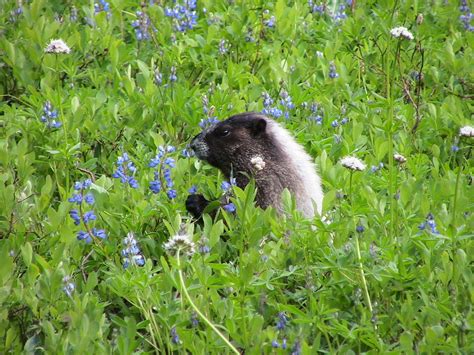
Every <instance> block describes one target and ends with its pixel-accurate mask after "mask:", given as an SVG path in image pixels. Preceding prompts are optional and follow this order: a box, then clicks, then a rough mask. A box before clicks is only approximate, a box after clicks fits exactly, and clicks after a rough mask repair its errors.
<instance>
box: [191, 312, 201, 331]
mask: <svg viewBox="0 0 474 355" xmlns="http://www.w3.org/2000/svg"><path fill="white" fill-rule="evenodd" d="M198 325H199V319H198V316H197V314H196V312H193V313H192V314H191V326H192V327H193V328H196V327H197V326H198Z"/></svg>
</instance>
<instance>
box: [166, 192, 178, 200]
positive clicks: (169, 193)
mask: <svg viewBox="0 0 474 355" xmlns="http://www.w3.org/2000/svg"><path fill="white" fill-rule="evenodd" d="M166 195H167V196H168V198H169V199H170V200H172V199H174V198H176V196H178V194H177V192H176V190H173V189H170V190H168V191H166Z"/></svg>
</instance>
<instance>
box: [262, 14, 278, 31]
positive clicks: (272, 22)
mask: <svg viewBox="0 0 474 355" xmlns="http://www.w3.org/2000/svg"><path fill="white" fill-rule="evenodd" d="M275 22H276V19H275V16H270V17H269V18H267V19H265V20H263V24H264V25H265V26H267V27H268V28H274V27H275Z"/></svg>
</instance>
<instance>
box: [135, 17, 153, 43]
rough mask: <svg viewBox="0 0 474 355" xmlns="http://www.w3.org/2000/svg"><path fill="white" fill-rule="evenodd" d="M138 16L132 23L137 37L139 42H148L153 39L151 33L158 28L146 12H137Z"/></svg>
mask: <svg viewBox="0 0 474 355" xmlns="http://www.w3.org/2000/svg"><path fill="white" fill-rule="evenodd" d="M136 15H137V19H136V20H135V21H133V22H132V27H133V28H135V36H136V37H137V40H138V41H147V40H149V39H150V38H151V34H150V31H156V28H155V27H154V26H153V25H152V23H151V20H150V17H148V15H147V14H146V13H145V12H143V11H137V12H136Z"/></svg>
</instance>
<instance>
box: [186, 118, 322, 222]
mask: <svg viewBox="0 0 474 355" xmlns="http://www.w3.org/2000/svg"><path fill="white" fill-rule="evenodd" d="M191 148H192V149H193V150H194V152H195V153H196V156H197V157H198V158H199V159H202V160H205V161H207V162H208V163H209V164H211V165H213V166H215V167H216V168H218V169H220V170H221V171H222V172H223V174H224V175H225V176H226V177H227V179H229V180H230V179H231V178H235V180H236V185H237V186H238V187H240V188H244V187H245V186H246V185H247V184H248V182H249V177H252V178H254V179H255V185H256V188H257V196H256V203H257V205H258V206H260V207H261V208H266V207H268V206H273V207H275V208H276V209H277V210H279V211H281V210H282V205H281V194H282V192H283V190H284V189H285V188H287V189H288V190H289V191H290V192H291V193H292V195H293V196H294V197H295V200H296V206H297V208H298V210H300V211H301V212H302V213H303V214H304V215H305V216H306V217H309V218H310V217H313V216H314V214H315V210H316V211H317V212H318V213H319V214H321V211H322V202H323V192H322V189H321V179H320V178H319V176H318V174H317V173H316V167H315V165H314V163H313V159H312V158H311V157H310V156H309V155H308V154H307V153H306V152H305V150H304V148H303V147H302V146H301V145H299V144H298V143H296V141H295V140H294V138H293V137H292V136H291V135H290V133H289V132H288V131H287V130H286V129H284V128H283V127H281V126H280V125H279V124H278V123H277V122H275V121H273V120H272V119H270V118H268V117H266V116H264V115H263V114H260V113H253V112H248V113H242V114H238V115H235V116H232V117H230V118H228V119H226V120H225V121H221V122H219V123H217V124H215V125H213V126H211V127H209V128H207V129H205V130H203V131H202V132H201V133H200V134H198V135H197V136H196V137H194V138H193V140H192V141H191ZM207 204H208V201H207V200H206V199H205V198H204V197H203V196H202V195H196V194H194V195H189V196H188V199H187V201H186V208H187V209H188V211H189V212H191V213H192V214H193V215H194V216H199V215H200V214H201V213H202V212H203V210H204V208H205V207H206V206H207Z"/></svg>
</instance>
